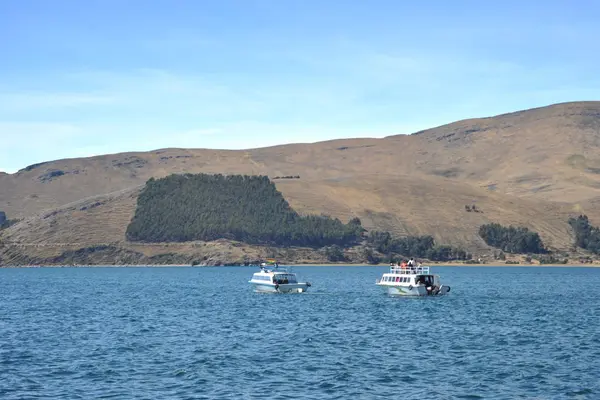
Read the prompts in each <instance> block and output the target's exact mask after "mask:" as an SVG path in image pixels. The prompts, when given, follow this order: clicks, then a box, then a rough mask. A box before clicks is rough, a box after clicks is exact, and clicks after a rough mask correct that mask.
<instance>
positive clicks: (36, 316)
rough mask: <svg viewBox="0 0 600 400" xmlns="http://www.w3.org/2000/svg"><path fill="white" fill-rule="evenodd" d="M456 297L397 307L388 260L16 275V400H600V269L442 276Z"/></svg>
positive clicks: (1, 312)
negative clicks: (260, 271) (277, 285)
mask: <svg viewBox="0 0 600 400" xmlns="http://www.w3.org/2000/svg"><path fill="white" fill-rule="evenodd" d="M434 269H435V271H436V273H439V274H440V275H441V277H442V280H443V282H445V283H448V284H449V285H451V287H452V291H451V293H450V295H449V296H447V297H438V298H391V297H388V296H387V295H385V294H383V293H382V292H381V291H380V289H379V288H378V287H376V286H375V285H374V283H375V279H376V278H378V277H379V276H380V275H381V273H383V272H384V271H385V270H386V268H384V267H298V268H296V269H295V271H296V272H298V274H299V275H300V277H304V278H307V279H308V280H309V281H311V282H312V283H313V286H312V288H311V290H310V291H309V292H308V293H304V294H288V295H279V294H258V293H254V292H253V291H252V290H251V288H250V285H249V284H248V283H247V281H248V279H249V278H250V277H251V275H252V273H253V272H254V271H255V270H256V268H252V267H238V268H226V267H223V268H36V269H2V270H0V398H1V399H4V400H9V399H41V398H43V399H108V398H114V399H228V398H235V399H289V398H294V399H350V398H358V399H378V398H395V399H411V398H426V397H427V398H435V399H450V398H452V399H454V398H463V399H478V398H498V399H506V398H536V399H555V398H580V399H588V398H590V399H592V398H594V399H598V398H600V301H599V299H598V296H599V295H600V269H585V268H511V267H508V268H489V267H488V268H458V267H452V268H450V267H438V268H434Z"/></svg>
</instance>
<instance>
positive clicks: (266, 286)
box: [248, 264, 311, 293]
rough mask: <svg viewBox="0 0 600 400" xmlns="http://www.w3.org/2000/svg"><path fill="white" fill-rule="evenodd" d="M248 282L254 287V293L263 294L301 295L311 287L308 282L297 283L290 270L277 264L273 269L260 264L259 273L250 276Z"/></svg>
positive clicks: (294, 275)
mask: <svg viewBox="0 0 600 400" xmlns="http://www.w3.org/2000/svg"><path fill="white" fill-rule="evenodd" d="M248 282H249V283H251V284H252V285H254V290H255V291H257V292H263V293H302V292H306V290H308V288H309V287H311V284H310V282H298V278H297V277H296V274H295V273H293V272H292V270H291V268H289V267H287V268H286V267H280V266H279V265H278V264H275V267H274V268H273V269H268V268H267V266H266V264H262V265H261V267H260V272H256V273H255V274H254V275H252V279H250V280H249V281H248Z"/></svg>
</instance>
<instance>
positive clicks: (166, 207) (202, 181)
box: [127, 174, 364, 247]
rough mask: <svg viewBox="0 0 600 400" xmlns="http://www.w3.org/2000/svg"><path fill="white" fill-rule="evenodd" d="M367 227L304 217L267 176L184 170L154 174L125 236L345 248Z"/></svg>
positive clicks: (142, 194)
mask: <svg viewBox="0 0 600 400" xmlns="http://www.w3.org/2000/svg"><path fill="white" fill-rule="evenodd" d="M363 231H364V229H363V228H362V226H361V224H360V220H359V219H358V218H355V219H353V220H351V221H350V222H349V223H348V224H344V223H342V222H341V221H340V220H339V219H335V218H330V217H328V216H314V215H311V216H301V215H299V214H298V213H297V212H296V211H294V210H293V209H292V208H291V207H290V205H289V204H288V202H287V201H286V200H285V199H284V198H283V196H282V194H281V193H280V192H279V191H277V189H276V187H275V185H274V184H273V183H272V182H271V181H270V180H269V178H268V177H266V176H246V175H227V176H223V175H220V174H218V175H209V174H184V175H170V176H168V177H166V178H161V179H153V178H151V179H150V180H148V182H147V183H146V186H145V188H144V189H143V191H142V193H140V196H139V197H138V200H137V209H136V212H135V215H134V217H133V219H132V221H131V223H130V224H129V226H128V227H127V238H128V239H129V240H132V241H144V242H184V241H193V240H204V241H211V240H216V239H230V240H237V241H241V242H245V243H249V244H269V245H278V246H308V247H323V246H328V245H339V246H343V247H347V246H352V245H354V244H357V243H358V242H359V241H360V240H361V238H362V233H363Z"/></svg>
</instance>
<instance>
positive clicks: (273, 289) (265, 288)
mask: <svg viewBox="0 0 600 400" xmlns="http://www.w3.org/2000/svg"><path fill="white" fill-rule="evenodd" d="M250 283H251V284H252V285H254V291H256V292H260V293H303V292H306V291H307V290H308V288H309V287H310V284H309V283H301V282H300V283H282V284H279V285H275V284H272V283H254V282H250Z"/></svg>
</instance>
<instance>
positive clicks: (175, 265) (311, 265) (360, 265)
mask: <svg viewBox="0 0 600 400" xmlns="http://www.w3.org/2000/svg"><path fill="white" fill-rule="evenodd" d="M281 266H282V267H371V268H372V267H389V264H343V263H314V264H313V263H310V264H308V263H304V264H300V263H296V264H286V265H281ZM427 266H429V267H432V268H435V267H442V268H447V267H450V268H453V267H477V268H481V267H483V268H485V267H488V268H515V267H525V268H546V267H548V268H600V264H465V263H448V264H442V263H440V264H429V265H427ZM207 267H211V268H241V267H247V268H259V266H258V265H228V266H225V265H190V264H86V265H0V269H3V268H7V269H8V268H207Z"/></svg>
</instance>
